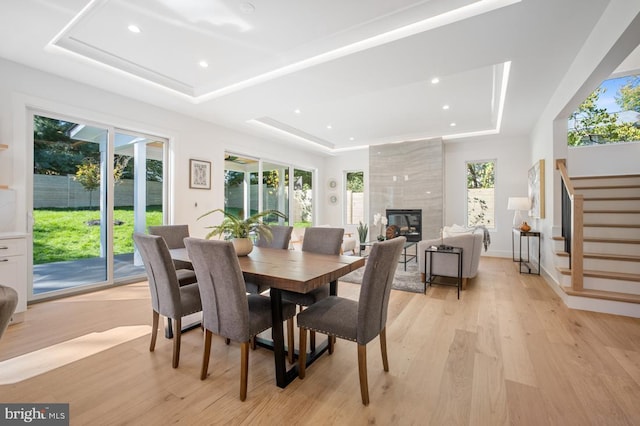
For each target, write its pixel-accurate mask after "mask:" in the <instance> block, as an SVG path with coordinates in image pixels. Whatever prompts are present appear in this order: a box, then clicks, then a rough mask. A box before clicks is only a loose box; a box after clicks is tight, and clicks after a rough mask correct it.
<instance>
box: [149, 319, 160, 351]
mask: <svg viewBox="0 0 640 426" xmlns="http://www.w3.org/2000/svg"><path fill="white" fill-rule="evenodd" d="M159 321H160V314H159V313H157V312H156V311H153V324H152V325H151V344H150V345H149V352H153V351H154V350H155V349H156V338H157V337H158V322H159Z"/></svg>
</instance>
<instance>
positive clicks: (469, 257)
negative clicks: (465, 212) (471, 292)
mask: <svg viewBox="0 0 640 426" xmlns="http://www.w3.org/2000/svg"><path fill="white" fill-rule="evenodd" d="M482 237H483V235H482V233H481V232H480V233H478V232H476V233H466V234H459V235H456V236H451V237H445V238H443V239H442V240H441V239H440V238H437V239H433V240H422V241H420V242H419V243H418V266H419V268H420V278H421V279H422V281H423V282H424V280H425V274H426V272H425V269H424V268H425V265H424V261H425V253H424V251H425V250H426V249H427V248H428V247H431V246H438V245H440V244H444V245H448V246H453V247H461V248H462V289H463V290H464V289H466V288H467V281H468V280H469V279H470V278H473V277H475V276H476V274H477V273H478V265H479V264H480V254H481V253H482ZM432 262H433V264H432V266H431V274H432V275H440V276H445V277H457V276H458V259H457V258H456V256H450V255H447V254H441V253H434V254H433V258H432Z"/></svg>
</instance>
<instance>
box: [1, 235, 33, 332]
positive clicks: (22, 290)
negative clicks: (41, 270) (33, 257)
mask: <svg viewBox="0 0 640 426" xmlns="http://www.w3.org/2000/svg"><path fill="white" fill-rule="evenodd" d="M27 279H28V275H27V236H26V234H22V233H17V232H7V233H0V284H2V285H4V286H7V287H12V288H13V289H15V290H16V291H17V292H18V306H17V307H16V313H15V314H14V315H13V318H12V320H11V323H14V322H21V321H22V320H23V319H24V315H25V312H26V311H27Z"/></svg>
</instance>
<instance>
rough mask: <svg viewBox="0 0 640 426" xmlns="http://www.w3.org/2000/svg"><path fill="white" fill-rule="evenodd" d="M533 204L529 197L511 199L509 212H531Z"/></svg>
mask: <svg viewBox="0 0 640 426" xmlns="http://www.w3.org/2000/svg"><path fill="white" fill-rule="evenodd" d="M530 209H531V203H530V202H529V198H527V197H509V202H508V203H507V210H530Z"/></svg>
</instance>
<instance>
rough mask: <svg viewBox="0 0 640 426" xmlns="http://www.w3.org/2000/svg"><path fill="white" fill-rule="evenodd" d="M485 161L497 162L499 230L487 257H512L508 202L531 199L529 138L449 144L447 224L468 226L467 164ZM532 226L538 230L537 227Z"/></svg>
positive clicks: (446, 155)
mask: <svg viewBox="0 0 640 426" xmlns="http://www.w3.org/2000/svg"><path fill="white" fill-rule="evenodd" d="M482 160H496V186H495V188H496V192H495V201H496V204H495V211H496V218H495V220H496V229H495V230H492V231H491V245H490V246H489V250H488V251H487V252H486V253H485V252H483V254H485V255H488V256H498V257H511V255H512V248H511V235H512V228H513V214H514V212H513V211H510V210H507V200H508V198H509V197H526V196H527V176H528V171H529V168H530V167H531V166H532V165H533V161H532V160H531V157H530V155H529V142H528V140H527V138H526V137H508V136H500V135H496V136H484V137H481V138H473V139H467V140H460V141H447V142H445V145H444V161H445V165H444V169H445V179H444V182H445V191H444V193H445V209H444V218H445V225H449V226H450V225H453V224H458V225H464V224H465V223H466V208H467V206H466V202H467V198H466V191H467V183H466V169H465V162H467V161H482ZM531 226H532V227H533V228H534V229H535V224H532V225H531Z"/></svg>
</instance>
